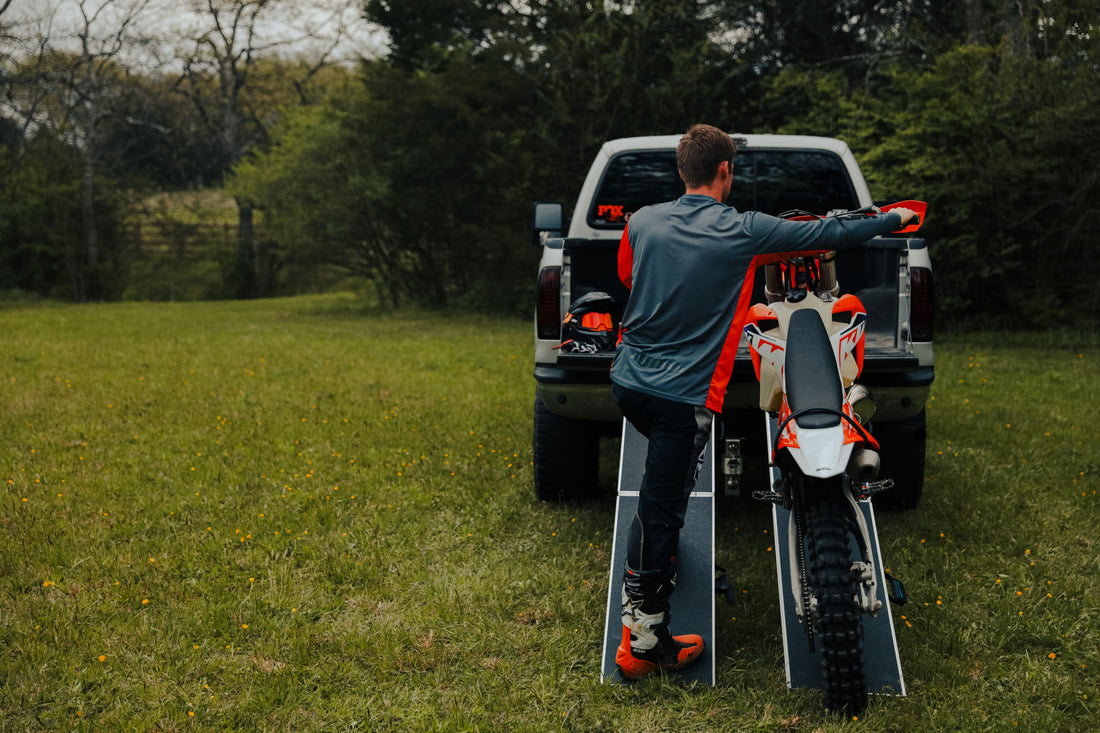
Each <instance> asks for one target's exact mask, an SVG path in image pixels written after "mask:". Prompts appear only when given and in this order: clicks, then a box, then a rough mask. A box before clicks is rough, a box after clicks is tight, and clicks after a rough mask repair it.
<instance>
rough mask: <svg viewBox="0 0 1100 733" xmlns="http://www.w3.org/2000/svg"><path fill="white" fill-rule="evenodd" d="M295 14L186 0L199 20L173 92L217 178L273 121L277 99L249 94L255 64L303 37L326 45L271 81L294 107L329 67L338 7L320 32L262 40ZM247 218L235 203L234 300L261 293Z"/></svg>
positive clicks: (239, 1) (267, 4)
mask: <svg viewBox="0 0 1100 733" xmlns="http://www.w3.org/2000/svg"><path fill="white" fill-rule="evenodd" d="M296 7H297V6H296V5H295V4H294V3H291V2H289V0H192V3H191V8H192V10H193V12H194V13H195V14H196V17H197V18H199V19H200V20H199V21H198V25H197V27H196V28H195V29H194V33H193V39H192V41H191V43H190V46H189V48H188V49H187V50H186V51H185V52H184V53H183V54H182V61H183V65H184V71H183V74H182V76H181V78H180V84H179V86H178V88H179V89H180V90H181V91H182V92H183V93H185V94H186V95H187V97H188V98H189V99H190V100H191V101H192V103H193V104H194V106H195V108H196V110H197V111H198V113H199V116H200V118H201V120H202V122H203V125H204V127H205V128H206V130H207V132H208V134H209V135H210V136H211V138H212V139H213V140H214V141H215V146H216V147H215V150H216V155H215V160H216V167H217V168H218V169H219V170H221V171H222V172H228V171H229V170H230V168H231V167H232V166H233V165H234V164H235V163H237V162H238V161H240V160H241V159H243V158H244V157H245V156H246V155H248V154H249V153H251V152H252V151H254V150H259V149H262V148H263V147H264V146H266V145H267V143H268V128H269V126H270V125H271V122H272V121H273V120H274V119H276V118H277V116H278V109H279V106H280V102H279V99H278V95H276V96H274V97H273V96H270V95H269V96H266V97H265V95H264V93H263V90H258V89H257V88H256V87H257V81H258V80H259V79H260V78H261V75H260V74H259V73H258V72H259V70H260V64H261V61H262V60H263V59H264V58H265V57H266V56H274V55H275V54H276V53H277V52H278V51H279V50H280V49H285V48H288V47H290V46H291V45H293V43H294V42H296V41H299V40H302V39H304V38H309V37H317V38H322V39H327V41H328V43H327V46H326V47H325V49H324V50H323V51H322V52H321V54H320V55H319V56H318V57H317V58H316V59H315V60H314V61H313V62H312V63H311V64H309V65H308V66H306V67H304V68H301V69H299V71H300V73H299V74H298V75H296V76H290V77H282V78H280V79H278V82H279V86H281V87H282V88H283V90H284V91H291V90H292V91H293V92H294V93H295V94H297V96H298V98H299V100H300V101H307V99H308V98H307V95H306V91H305V89H306V84H307V82H308V81H309V80H310V79H312V78H313V77H314V76H315V75H316V73H317V72H318V71H319V70H320V69H321V68H323V67H324V66H325V65H327V64H328V63H329V62H330V57H331V54H332V53H333V52H334V51H335V49H336V47H337V46H338V45H339V43H340V41H341V40H342V39H343V37H344V34H345V32H346V28H345V27H344V26H343V24H342V23H341V22H333V23H330V22H329V20H331V19H333V18H337V19H338V18H339V17H341V16H340V15H339V13H338V12H337V11H338V10H339V9H340V6H339V4H337V5H336V6H335V8H336V10H334V14H333V15H330V16H326V17H325V18H323V19H322V21H320V25H319V26H316V25H312V24H311V25H305V26H302V28H301V30H300V31H295V32H293V34H292V35H290V36H282V37H278V36H273V35H270V36H268V35H265V33H264V22H265V21H268V20H272V19H275V18H276V17H278V16H279V15H280V13H281V14H283V15H284V16H285V14H287V13H293V12H294V10H295V8H296ZM269 81H271V79H269ZM284 98H285V95H284ZM254 211H255V202H254V201H252V200H250V199H247V198H241V197H238V198H237V213H238V216H237V219H238V227H237V245H238V251H237V261H236V267H235V271H234V281H235V283H234V289H235V292H236V294H237V295H238V296H239V297H255V296H256V295H259V294H261V292H262V291H263V290H264V289H265V287H266V286H267V284H266V283H261V282H259V280H258V277H257V263H256V250H255V242H254V229H255V228H254Z"/></svg>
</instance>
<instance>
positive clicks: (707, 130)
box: [676, 125, 737, 188]
mask: <svg viewBox="0 0 1100 733" xmlns="http://www.w3.org/2000/svg"><path fill="white" fill-rule="evenodd" d="M736 153H737V146H736V145H735V144H734V142H733V140H732V139H731V138H730V136H729V135H727V134H726V133H724V132H722V131H721V130H719V129H718V128H717V127H714V126H713V125H692V126H691V128H689V129H688V131H687V132H686V133H685V134H684V136H683V137H682V138H680V144H679V145H677V146H676V167H677V168H679V169H680V178H682V179H684V184H686V185H687V187H688V188H698V187H700V186H705V185H706V184H708V183H710V182H711V181H713V180H714V177H715V176H717V175H718V166H719V165H721V163H722V161H723V160H725V161H728V162H729V163H730V165H733V156H734V155H735V154H736Z"/></svg>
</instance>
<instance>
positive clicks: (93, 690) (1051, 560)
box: [0, 296, 1100, 731]
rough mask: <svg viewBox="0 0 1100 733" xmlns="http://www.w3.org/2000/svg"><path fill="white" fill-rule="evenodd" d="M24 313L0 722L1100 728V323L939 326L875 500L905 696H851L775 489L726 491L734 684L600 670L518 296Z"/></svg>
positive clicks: (7, 511)
mask: <svg viewBox="0 0 1100 733" xmlns="http://www.w3.org/2000/svg"><path fill="white" fill-rule="evenodd" d="M0 324H2V329H3V333H4V334H5V337H6V338H5V349H4V352H3V354H2V355H0V399H2V400H3V404H4V405H5V410H4V411H3V414H2V416H0V425H2V430H3V433H2V434H3V438H4V440H3V446H2V448H0V451H2V452H0V456H2V463H0V479H2V480H3V482H4V490H3V493H2V495H0V496H2V499H0V639H2V643H0V730H4V731H8V730H62V729H65V730H67V729H74V728H75V729H78V730H80V729H87V730H152V729H158V730H185V729H193V730H295V731H301V730H325V731H330V730H369V731H381V730H441V731H462V730H480V731H517V730H530V731H540V730H575V731H627V730H637V731H654V730H670V731H672V730H676V731H710V730H739V731H742V730H748V731H754V730H755V731H817V730H825V731H828V730H839V729H842V728H850V727H853V726H856V725H858V726H859V727H860V728H861V729H865V730H875V731H878V730H884V731H898V730H903V731H904V730H913V731H925V730H961V731H978V730H1022V731H1087V730H1095V729H1096V728H1097V727H1098V725H1100V723H1098V721H1100V702H1098V701H1100V648H1098V647H1100V591H1098V589H1097V582H1098V581H1100V559H1098V557H1100V535H1098V532H1097V526H1098V525H1100V497H1098V496H1097V493H1096V492H1097V489H1098V488H1100V448H1098V447H1097V435H1098V434H1100V409H1098V406H1100V338H1097V337H1096V336H1088V337H1082V339H1081V340H1079V341H1074V340H1072V339H1069V338H1067V339H1060V338H1055V337H1050V336H1048V337H1045V338H1043V339H1042V340H1041V341H1040V342H1038V343H1034V342H1033V341H1032V340H1031V339H1029V338H1028V337H1024V336H1010V337H1005V336H996V337H994V336H985V335H982V336H978V337H973V336H971V337H962V336H954V337H949V338H942V339H940V341H939V343H938V344H937V381H936V384H935V386H934V388H933V399H932V400H931V401H930V403H929V406H928V420H929V444H928V470H927V480H928V483H927V486H926V489H925V499H924V501H923V503H922V505H921V506H920V507H919V508H918V509H916V510H915V511H912V512H908V513H906V514H897V515H886V516H882V515H880V518H879V529H880V536H881V538H882V542H883V553H884V557H885V559H886V563H887V564H888V565H889V566H890V568H891V570H892V571H893V573H894V574H895V575H896V576H898V577H900V578H901V579H903V580H904V581H905V583H906V585H907V587H908V590H909V593H910V596H911V598H912V600H911V603H910V604H909V605H908V606H906V607H904V608H900V609H895V626H896V628H897V631H898V636H899V645H900V648H901V654H902V661H903V665H904V668H905V673H906V681H907V684H908V687H909V696H908V697H907V698H873V699H872V701H871V705H870V707H869V708H868V710H867V712H866V713H865V714H864V715H863V716H861V720H859V721H858V722H854V721H851V720H844V719H841V718H838V717H836V716H831V715H827V714H826V713H825V712H824V711H823V710H822V708H821V700H820V697H819V696H818V695H817V694H815V693H813V692H807V691H795V692H790V691H788V690H786V687H785V684H784V676H783V658H782V646H781V638H780V628H779V616H778V611H777V597H776V595H777V594H776V587H775V580H774V562H773V560H772V556H771V554H770V551H769V548H770V547H771V545H772V538H771V536H770V534H769V530H770V515H769V512H768V509H767V507H765V506H763V505H754V504H752V503H739V502H731V503H727V504H723V506H722V507H721V508H720V510H721V512H722V514H721V518H720V522H719V533H720V534H719V562H720V563H721V564H723V565H725V566H726V567H728V568H730V569H731V571H732V575H733V580H734V583H735V586H736V589H737V591H738V596H739V597H738V600H737V603H736V604H735V605H733V606H720V607H719V608H720V617H719V629H718V643H717V652H718V670H719V684H718V686H717V687H716V688H713V689H711V688H691V687H684V686H682V685H679V684H677V683H676V682H675V681H671V680H669V681H661V680H652V681H646V682H644V683H641V684H638V685H635V686H633V687H630V688H620V687H608V686H603V685H601V684H600V682H599V649H600V645H601V640H602V639H601V637H602V633H603V629H602V619H603V611H604V604H605V603H606V582H607V580H606V579H607V572H608V555H609V552H610V544H611V525H612V518H613V504H612V502H611V501H610V500H609V499H604V500H599V501H593V502H589V503H585V504H578V505H561V506H550V505H545V504H540V503H538V502H537V501H535V500H534V498H533V489H532V476H531V447H530V429H531V409H532V402H533V381H532V378H531V369H532V363H531V351H532V350H531V346H530V345H531V333H530V326H529V324H528V323H526V322H524V321H519V320H512V321H508V320H504V321H502V320H500V319H490V318H486V317H480V316H460V315H452V316H443V315H440V314H435V313H397V314H392V313H390V314H379V313H376V312H374V311H371V310H370V309H368V308H366V307H364V306H362V305H361V304H360V303H359V302H358V301H356V300H355V299H354V298H352V297H351V296H324V297H303V298H294V299H286V300H269V301H257V302H239V303H237V302H235V303H202V304H183V305H180V304H159V305H136V304H129V305H126V304H124V305H89V306H55V305H39V306H33V307H24V308H19V307H9V308H8V309H6V310H3V311H0ZM610 470H611V471H613V467H612V468H611V469H610ZM607 480H608V482H609V483H610V482H611V481H612V480H613V475H609V476H608V477H607Z"/></svg>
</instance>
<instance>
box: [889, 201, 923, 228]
mask: <svg viewBox="0 0 1100 733" xmlns="http://www.w3.org/2000/svg"><path fill="white" fill-rule="evenodd" d="M890 213H891V214H897V215H898V216H900V217H901V225H902V227H905V226H908V225H909V222H911V221H913V220H914V219H916V218H917V212H915V211H913V210H912V209H907V208H905V207H904V206H900V207H898V208H896V209H890Z"/></svg>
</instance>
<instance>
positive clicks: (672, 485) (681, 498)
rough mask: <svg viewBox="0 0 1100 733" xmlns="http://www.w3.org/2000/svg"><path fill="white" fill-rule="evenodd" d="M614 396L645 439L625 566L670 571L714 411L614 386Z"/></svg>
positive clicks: (641, 571)
mask: <svg viewBox="0 0 1100 733" xmlns="http://www.w3.org/2000/svg"><path fill="white" fill-rule="evenodd" d="M612 394H613V395H614V397H615V401H616V402H618V403H619V407H620V409H622V411H623V415H624V416H625V417H626V419H627V420H629V421H630V424H631V425H633V426H634V427H635V428H636V429H637V430H638V432H639V433H641V434H642V435H644V436H645V437H646V438H648V439H649V452H648V453H647V455H646V462H645V472H644V473H643V474H642V485H641V486H640V487H639V489H638V491H639V496H638V511H637V513H636V514H635V515H634V519H633V521H632V522H631V525H630V535H629V537H628V538H627V545H626V564H627V567H628V568H630V569H631V570H633V571H634V572H635V573H639V574H642V575H650V574H653V575H654V576H658V575H665V574H667V573H669V572H671V571H672V569H673V568H672V565H673V559H674V558H675V556H676V548H677V546H678V545H679V542H680V529H681V528H682V527H683V526H684V514H685V513H686V512H687V500H688V495H689V494H690V493H691V491H692V489H694V488H695V481H696V479H697V478H698V477H699V469H700V468H701V467H702V465H703V455H704V453H705V452H706V447H707V440H708V438H709V437H710V425H711V419H712V417H713V415H714V413H712V412H711V411H710V410H708V409H707V408H705V407H697V406H695V405H688V404H684V403H682V402H673V401H672V400H666V399H662V398H660V397H653V396H651V395H647V394H644V393H642V392H636V391H634V390H632V389H628V388H626V387H622V386H620V385H618V384H616V385H613V389H612Z"/></svg>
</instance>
